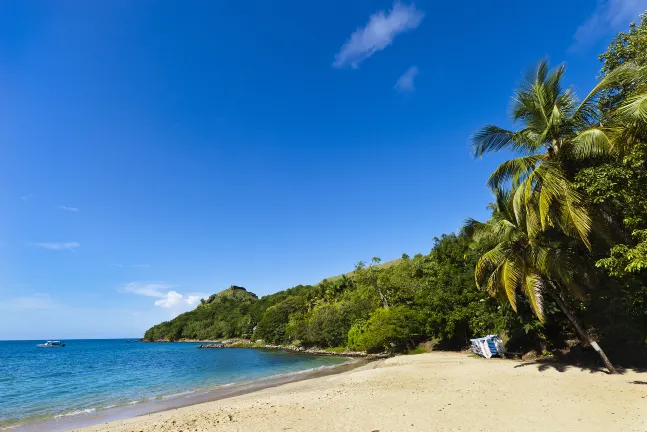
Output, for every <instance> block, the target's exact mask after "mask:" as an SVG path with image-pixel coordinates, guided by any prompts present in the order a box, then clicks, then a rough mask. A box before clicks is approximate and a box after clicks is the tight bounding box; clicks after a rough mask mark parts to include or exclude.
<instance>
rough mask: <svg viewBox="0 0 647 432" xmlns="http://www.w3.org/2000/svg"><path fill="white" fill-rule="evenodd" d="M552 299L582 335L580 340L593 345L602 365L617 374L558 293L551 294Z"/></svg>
mask: <svg viewBox="0 0 647 432" xmlns="http://www.w3.org/2000/svg"><path fill="white" fill-rule="evenodd" d="M551 295H552V297H553V298H554V299H555V302H557V306H559V308H560V309H561V310H562V312H564V315H566V316H567V317H568V319H569V320H570V321H571V323H572V324H573V327H575V330H577V332H578V333H579V334H580V338H581V339H582V340H583V341H585V342H586V343H588V344H589V345H591V346H592V347H593V349H594V350H596V351H597V352H598V354H599V355H600V358H601V359H602V363H604V365H605V366H606V368H607V369H608V370H609V373H612V374H617V373H618V371H617V370H616V368H615V367H613V364H612V363H611V361H610V360H609V358H608V357H607V355H606V354H605V353H604V351H603V350H602V348H601V347H600V345H598V343H597V342H596V341H594V340H593V338H592V337H591V336H590V335H589V334H588V332H587V331H586V330H585V329H584V327H582V325H581V324H580V323H579V321H578V320H577V318H575V315H574V314H573V313H572V312H571V311H570V309H569V308H568V306H566V304H565V303H564V301H563V300H562V299H561V297H560V296H559V294H557V293H551Z"/></svg>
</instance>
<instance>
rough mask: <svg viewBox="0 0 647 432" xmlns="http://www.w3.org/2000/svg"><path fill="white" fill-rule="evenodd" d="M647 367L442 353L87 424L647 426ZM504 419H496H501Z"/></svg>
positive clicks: (113, 430)
mask: <svg viewBox="0 0 647 432" xmlns="http://www.w3.org/2000/svg"><path fill="white" fill-rule="evenodd" d="M642 383H647V373H640V372H636V371H632V370H628V371H625V372H624V374H623V375H608V374H605V373H603V372H596V373H592V371H591V370H587V369H581V368H577V367H572V366H568V365H564V364H552V366H550V365H549V366H547V365H546V364H544V363H535V362H522V361H515V360H496V359H491V360H484V359H481V358H474V357H471V356H468V355H465V354H458V353H443V352H435V353H428V354H420V355H411V356H398V357H392V358H389V359H386V360H381V361H378V362H370V363H368V362H367V363H366V365H365V366H364V367H355V368H353V369H352V370H349V371H346V372H344V373H341V374H332V375H329V376H322V377H313V378H311V379H305V380H301V381H297V382H291V383H285V384H283V385H279V386H275V387H271V388H265V389H263V390H259V391H256V392H253V393H245V394H242V395H238V396H232V397H228V398H224V399H220V400H216V401H211V402H206V403H201V404H196V405H191V406H186V407H183V408H178V409H173V410H168V411H164V412H158V413H154V414H148V415H145V416H140V417H134V418H129V419H125V420H119V421H113V422H110V423H103V424H97V425H94V426H91V427H88V428H85V429H82V431H83V432H148V431H155V432H180V431H183V432H187V431H192V432H193V431H197V432H206V431H212V430H216V431H217V430H223V431H230V430H239V431H246V432H261V431H262V432H265V431H271V432H273V431H276V432H279V431H285V430H289V431H302V430H304V431H305V430H307V431H311V432H319V431H322V432H323V431H331V430H362V431H376V430H379V431H390V432H394V431H403V432H404V431H412V430H427V431H448V430H451V431H464V432H467V431H474V430H481V431H486V432H489V431H492V432H494V431H496V432H502V431H510V432H513V431H515V432H516V431H518V430H519V428H520V425H523V427H522V429H523V430H525V431H530V432H543V431H546V430H568V431H572V432H588V431H591V430H644V428H645V426H646V425H647V404H646V403H645V398H647V388H645V386H644V385H637V384H642ZM494 419H496V420H494Z"/></svg>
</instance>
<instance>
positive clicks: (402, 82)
mask: <svg viewBox="0 0 647 432" xmlns="http://www.w3.org/2000/svg"><path fill="white" fill-rule="evenodd" d="M418 72H419V71H418V66H411V67H410V68H409V69H407V71H406V72H405V73H403V74H402V76H401V77H400V78H398V80H397V81H396V82H395V86H394V88H395V89H396V90H397V91H400V92H403V93H411V92H412V91H414V90H415V89H416V87H415V86H414V83H413V80H414V79H415V78H416V76H418Z"/></svg>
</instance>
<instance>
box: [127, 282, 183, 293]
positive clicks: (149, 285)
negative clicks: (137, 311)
mask: <svg viewBox="0 0 647 432" xmlns="http://www.w3.org/2000/svg"><path fill="white" fill-rule="evenodd" d="M171 288H173V285H169V284H166V283H162V282H130V283H127V284H125V285H123V286H121V287H120V288H119V291H121V292H127V293H133V294H139V295H143V296H148V297H164V296H165V295H166V294H165V292H168V290H170V289H171Z"/></svg>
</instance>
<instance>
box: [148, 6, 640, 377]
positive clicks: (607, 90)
mask: <svg viewBox="0 0 647 432" xmlns="http://www.w3.org/2000/svg"><path fill="white" fill-rule="evenodd" d="M645 53H647V14H644V15H642V16H641V22H640V23H639V24H632V25H631V27H630V29H629V31H627V32H622V33H620V34H618V35H617V36H616V37H615V38H614V39H613V40H612V42H611V44H610V45H609V49H608V51H606V52H605V53H603V54H602V55H601V56H600V60H601V62H602V64H603V66H602V69H601V74H600V78H599V83H598V85H597V86H596V87H595V88H594V89H592V90H591V91H590V93H589V94H588V95H582V96H580V97H577V96H576V95H575V94H574V92H573V91H572V90H570V89H568V88H567V87H566V86H565V84H564V83H563V82H562V81H563V74H564V70H565V68H564V66H559V67H557V68H554V69H551V68H550V66H549V64H548V62H547V61H542V62H540V63H539V65H538V66H537V67H536V68H535V69H533V70H532V71H531V72H530V73H529V74H528V75H527V78H526V80H525V81H524V82H523V84H522V85H521V86H520V87H519V88H518V89H517V90H516V91H515V92H514V93H513V99H512V106H511V112H512V117H513V121H514V122H515V125H516V126H518V128H517V129H516V130H513V131H509V130H505V129H503V128H500V127H497V126H494V125H488V126H485V127H484V128H482V129H481V130H479V131H477V132H476V133H475V134H474V136H473V144H474V146H473V149H474V155H475V156H477V157H480V156H483V155H486V154H487V153H490V152H496V151H499V150H504V149H505V150H508V151H512V152H513V153H515V154H516V156H517V157H516V158H514V159H511V160H509V161H506V162H504V163H503V164H502V165H501V166H500V167H499V168H497V170H496V171H495V172H494V173H493V174H492V176H491V177H490V179H489V180H488V184H489V186H490V187H491V189H492V193H493V202H492V203H491V204H490V209H491V211H492V216H491V218H490V219H489V220H488V221H484V222H479V221H475V220H467V221H466V223H465V226H464V228H463V229H462V231H461V232H460V233H459V234H449V235H443V236H441V237H440V238H438V239H436V240H435V242H434V244H433V247H432V248H431V252H430V253H429V254H426V255H416V256H414V257H413V258H411V257H408V256H406V255H403V256H402V259H401V260H399V261H398V262H396V263H393V265H389V266H380V265H379V264H380V260H379V259H377V258H374V259H373V261H372V262H371V263H370V264H369V265H366V264H364V263H360V264H358V266H357V268H356V269H355V271H354V272H353V273H351V274H348V275H343V276H341V277H337V278H334V279H331V280H325V281H323V282H321V283H320V284H317V285H300V286H297V287H294V288H291V289H288V290H285V291H280V292H278V293H276V294H273V295H268V296H264V297H262V298H260V299H259V298H257V297H256V296H255V295H253V294H251V293H248V292H247V291H245V290H242V289H240V288H237V287H232V288H231V289H229V290H225V291H223V292H222V293H219V294H217V295H214V296H211V297H210V298H209V299H206V300H204V301H203V302H202V304H200V305H199V306H198V307H197V308H196V309H195V310H194V311H191V312H188V313H185V314H182V315H180V316H178V317H177V318H175V319H174V320H172V321H169V322H165V323H162V324H159V325H157V326H154V327H153V328H151V329H150V330H148V331H147V332H146V336H145V338H146V339H148V340H158V339H167V340H177V339H180V338H188V339H220V338H230V337H247V338H253V339H263V340H264V341H265V342H268V343H274V344H279V343H280V344H287V343H293V344H303V345H316V346H320V347H342V346H343V347H349V348H351V349H356V350H368V351H383V350H386V351H397V350H405V349H407V348H410V347H413V346H415V344H417V343H419V342H421V341H426V340H434V341H435V343H437V344H438V345H439V346H441V347H448V348H459V347H464V346H466V344H467V343H468V340H469V338H471V337H474V336H482V335H486V334H489V333H499V334H502V335H503V336H504V338H505V340H506V344H507V348H508V349H509V350H511V351H524V350H527V349H530V348H535V349H537V350H543V351H550V352H567V351H568V350H566V349H565V348H567V347H568V348H570V351H569V352H571V353H573V352H576V353H577V352H578V351H579V353H580V355H593V356H595V355H599V356H600V358H601V361H602V362H604V364H605V365H606V366H607V368H608V369H609V370H610V371H612V372H613V371H614V368H613V364H612V363H613V362H619V363H621V364H623V365H629V364H638V363H642V364H645V363H647V55H646V54H645ZM503 108H504V107H502V109H503ZM475 282H476V283H475ZM578 341H579V343H578ZM574 345H576V346H574ZM599 346H601V347H602V349H600V348H598V347H599ZM596 351H597V353H596Z"/></svg>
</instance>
